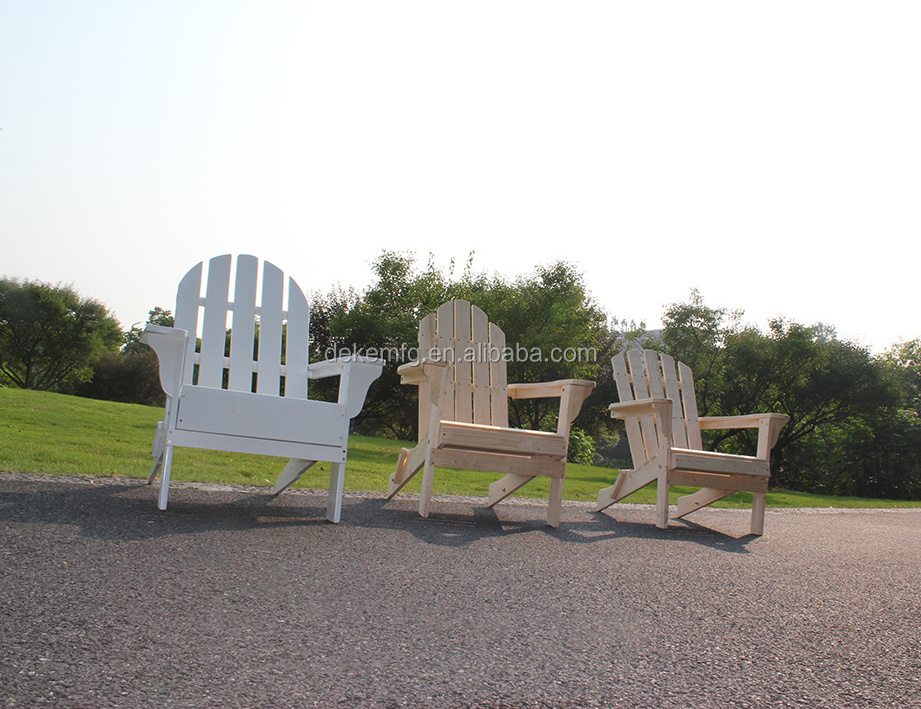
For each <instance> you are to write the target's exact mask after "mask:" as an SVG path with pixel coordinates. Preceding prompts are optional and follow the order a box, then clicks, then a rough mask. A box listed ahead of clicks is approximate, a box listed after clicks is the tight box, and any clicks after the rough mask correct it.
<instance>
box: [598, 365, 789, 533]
mask: <svg viewBox="0 0 921 709" xmlns="http://www.w3.org/2000/svg"><path fill="white" fill-rule="evenodd" d="M612 364H613V367H614V379H615V382H616V384H617V394H618V396H619V398H620V403H617V404H611V406H610V411H611V416H612V417H613V418H619V419H623V420H624V421H625V424H626V428H627V440H628V442H629V444H630V454H631V456H632V457H633V469H632V470H623V471H621V473H620V475H619V476H618V478H617V481H616V482H615V483H614V484H613V485H612V486H611V487H607V488H604V489H603V490H601V491H600V492H599V493H598V507H597V509H598V510H599V511H601V510H603V509H605V508H607V507H609V506H610V505H612V504H613V503H615V502H617V501H618V500H620V499H623V498H624V497H626V496H627V495H630V494H632V493H634V492H636V491H637V490H639V489H640V488H642V487H644V486H646V485H648V484H650V483H652V482H656V483H657V486H658V487H657V490H656V526H657V527H660V528H662V529H665V528H666V527H667V526H668V491H669V486H670V485H689V486H693V487H700V488H701V489H700V490H699V491H698V492H695V493H693V494H691V495H685V496H683V497H680V498H678V508H677V512H676V514H675V515H674V518H675V519H678V518H681V517H684V516H686V515H689V514H690V513H691V512H694V511H696V510H699V509H700V508H701V507H704V506H706V505H709V504H711V503H713V502H716V501H717V500H720V499H722V498H724V497H726V496H727V495H731V494H732V493H733V492H736V491H737V490H746V491H749V492H752V493H754V498H753V501H752V518H751V532H752V534H763V533H764V509H765V498H766V493H767V489H768V479H769V477H770V474H771V449H772V448H773V447H774V445H775V444H776V443H777V437H778V435H779V434H780V429H782V428H783V427H784V425H785V424H786V422H787V420H788V418H789V417H788V416H785V415H783V414H751V415H748V416H707V417H700V418H699V417H698V416H697V402H696V400H695V395H694V379H693V376H692V374H691V370H690V368H689V367H687V366H686V365H685V364H683V363H681V362H679V363H678V364H677V369H676V366H675V360H674V358H672V357H670V356H669V355H667V354H660V353H658V352H655V351H654V350H638V349H632V350H628V351H627V352H626V353H623V352H621V353H619V354H617V355H615V356H614V358H613V359H612ZM729 428H756V429H758V449H757V452H756V454H755V455H754V456H747V455H731V454H727V453H717V452H711V451H705V450H703V445H702V442H701V436H700V431H701V429H729Z"/></svg>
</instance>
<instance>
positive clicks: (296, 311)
mask: <svg viewBox="0 0 921 709" xmlns="http://www.w3.org/2000/svg"><path fill="white" fill-rule="evenodd" d="M287 323H288V326H287V335H286V342H285V396H288V397H293V398H296V399H306V398H307V367H308V364H307V362H308V361H309V359H310V306H309V305H308V303H307V297H306V296H305V295H304V291H302V290H301V288H300V286H299V285H298V284H297V283H296V282H295V280H294V279H293V278H289V279H288V321H287Z"/></svg>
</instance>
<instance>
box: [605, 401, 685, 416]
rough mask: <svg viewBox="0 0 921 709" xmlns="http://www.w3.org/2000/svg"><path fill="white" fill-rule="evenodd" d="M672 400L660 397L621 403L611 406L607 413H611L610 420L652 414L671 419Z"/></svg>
mask: <svg viewBox="0 0 921 709" xmlns="http://www.w3.org/2000/svg"><path fill="white" fill-rule="evenodd" d="M671 408H672V400H671V399H663V398H660V397H652V398H649V399H637V400H636V401H621V402H619V403H617V404H611V405H610V406H609V407H608V411H610V412H611V418H614V419H623V418H627V417H628V416H649V415H654V414H663V415H665V414H667V417H668V418H669V419H671Z"/></svg>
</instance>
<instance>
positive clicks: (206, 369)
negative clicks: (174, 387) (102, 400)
mask: <svg viewBox="0 0 921 709" xmlns="http://www.w3.org/2000/svg"><path fill="white" fill-rule="evenodd" d="M232 266H233V257H232V256H231V255H230V254H224V255H223V256H215V257H214V258H212V259H211V260H210V261H209V262H208V273H207V278H204V277H203V276H204V274H203V270H204V263H203V262H199V263H198V265H196V266H195V267H194V268H192V270H190V271H189V272H188V273H187V274H186V275H185V276H184V277H183V279H182V281H181V282H180V283H179V292H178V294H177V295H176V317H175V326H176V327H177V328H181V329H183V330H187V331H188V332H189V335H190V336H189V341H188V345H187V349H186V354H185V370H184V374H183V384H184V385H188V384H197V385H199V386H206V387H212V388H216V389H221V388H222V389H231V390H234V391H247V392H258V393H260V394H270V395H275V396H278V395H280V394H282V393H283V394H284V396H288V397H294V398H301V399H305V398H307V362H308V358H309V353H308V338H309V323H310V311H309V308H308V305H307V298H306V297H305V296H304V292H303V291H302V290H301V289H300V287H299V286H298V285H297V283H295V282H294V279H292V278H288V279H287V281H286V280H285V276H284V274H283V273H282V272H281V270H279V269H278V268H277V267H275V266H274V265H272V264H271V263H269V262H268V261H265V262H264V263H263V267H262V273H261V279H260V277H259V276H260V272H259V271H260V269H259V259H257V258H256V257H255V256H248V255H241V256H238V257H237V260H236V269H235V272H234V274H233V282H232V285H233V290H232V291H231V267H232ZM260 280H261V282H260ZM203 288H204V292H203ZM257 292H258V295H259V297H258V298H257Z"/></svg>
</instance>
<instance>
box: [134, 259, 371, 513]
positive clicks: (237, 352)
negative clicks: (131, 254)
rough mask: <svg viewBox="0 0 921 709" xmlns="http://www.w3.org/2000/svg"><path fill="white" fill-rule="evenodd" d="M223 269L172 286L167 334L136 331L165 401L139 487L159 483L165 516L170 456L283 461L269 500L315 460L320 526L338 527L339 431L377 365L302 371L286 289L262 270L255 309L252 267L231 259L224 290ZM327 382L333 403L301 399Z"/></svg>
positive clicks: (344, 363)
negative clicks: (325, 495)
mask: <svg viewBox="0 0 921 709" xmlns="http://www.w3.org/2000/svg"><path fill="white" fill-rule="evenodd" d="M232 265H233V259H232V257H231V255H229V254H225V255H223V256H216V257H214V258H212V259H211V260H210V261H209V263H208V272H207V278H204V277H203V275H204V274H203V269H204V263H198V264H197V265H196V266H194V267H193V268H192V269H191V270H190V271H189V272H188V273H187V274H186V275H185V277H183V279H182V281H181V282H180V284H179V291H178V294H177V297H176V316H175V327H162V326H158V325H148V326H147V328H146V329H145V330H144V335H143V340H144V341H145V342H146V343H147V344H148V345H150V346H151V347H152V348H153V350H154V351H155V352H156V353H157V357H158V359H159V362H160V383H161V385H162V386H163V390H164V391H165V392H166V397H167V398H166V410H165V414H164V418H163V421H161V422H160V423H159V424H158V426H157V433H156V436H155V438H154V445H153V450H152V453H151V454H152V455H153V458H154V463H153V466H152V467H151V471H150V477H149V479H148V483H152V482H153V481H154V479H155V478H156V476H157V473H158V472H159V473H161V481H160V495H159V500H158V506H159V508H160V509H161V510H165V509H166V505H167V500H168V496H169V479H170V468H171V464H172V452H173V448H174V447H175V446H184V447H190V448H205V449H209V450H223V451H233V452H236V453H253V454H257V455H270V456H279V457H282V458H289V459H290V460H289V462H288V464H287V466H286V467H285V468H284V469H283V470H282V471H281V473H280V474H279V477H278V481H277V483H276V486H275V493H276V494H277V493H280V492H281V491H282V490H284V489H285V488H287V487H288V486H290V485H291V484H292V483H294V482H295V481H296V480H297V479H298V478H299V477H300V476H301V475H302V474H303V473H304V472H305V471H306V470H307V469H308V468H310V467H311V466H312V465H313V464H314V463H316V462H317V461H321V460H322V461H326V462H329V463H331V464H332V465H331V472H330V487H329V499H328V502H327V519H329V520H330V521H332V522H338V521H339V518H340V514H341V509H342V490H343V484H344V480H345V462H346V457H347V452H348V432H349V421H350V420H351V418H352V417H354V416H356V415H357V414H358V413H359V412H360V411H361V408H362V406H363V405H364V400H365V395H366V394H367V391H368V387H369V386H370V385H371V382H373V381H374V380H375V379H377V377H379V376H380V374H381V371H382V368H383V362H382V361H379V360H363V361H358V360H357V359H355V358H352V359H351V360H346V359H341V360H332V361H326V362H319V363H314V364H309V363H308V360H309V353H308V337H309V321H310V316H309V310H308V306H307V299H306V298H305V297H304V292H303V291H302V290H301V289H300V287H299V286H298V285H297V283H295V282H294V279H292V278H288V279H287V280H286V279H285V277H284V274H283V273H282V272H281V271H280V270H279V269H278V268H276V267H275V266H273V265H272V264H271V263H268V262H264V265H263V268H262V272H261V292H260V295H261V298H260V299H259V300H257V285H258V283H259V281H260V279H259V276H260V270H259V260H258V259H257V258H256V257H255V256H247V255H242V256H239V257H238V258H237V260H236V273H235V277H234V280H233V282H231V266H232ZM203 285H204V293H202V286H203ZM231 285H232V286H233V290H232V291H231ZM285 303H287V305H286V306H285ZM228 320H229V322H228ZM330 376H338V377H340V380H339V399H338V401H336V402H326V401H316V400H312V399H308V398H307V384H308V380H310V379H316V378H320V377H330Z"/></svg>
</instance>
